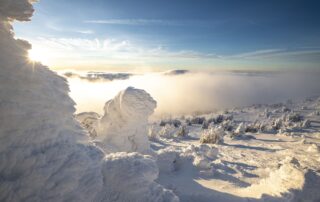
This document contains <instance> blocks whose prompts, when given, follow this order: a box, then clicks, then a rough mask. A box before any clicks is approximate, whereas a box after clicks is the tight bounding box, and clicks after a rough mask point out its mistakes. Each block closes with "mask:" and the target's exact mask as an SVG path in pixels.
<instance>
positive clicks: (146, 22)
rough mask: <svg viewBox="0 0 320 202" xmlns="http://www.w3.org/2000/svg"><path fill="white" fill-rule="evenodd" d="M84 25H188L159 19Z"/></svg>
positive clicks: (112, 20)
mask: <svg viewBox="0 0 320 202" xmlns="http://www.w3.org/2000/svg"><path fill="white" fill-rule="evenodd" d="M84 23H90V24H109V25H132V26H143V25H165V26H169V25H170V26H178V25H184V24H187V21H184V22H183V21H175V20H157V19H104V20H85V21H84Z"/></svg>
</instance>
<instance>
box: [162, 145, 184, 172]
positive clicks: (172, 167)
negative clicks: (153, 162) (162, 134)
mask: <svg viewBox="0 0 320 202" xmlns="http://www.w3.org/2000/svg"><path fill="white" fill-rule="evenodd" d="M178 161H179V152H178V151H176V150H175V149H173V148H170V147H168V148H165V149H161V150H159V151H157V164H158V167H159V170H160V172H164V173H171V172H173V171H176V170H178V166H179V165H178V163H179V162H178Z"/></svg>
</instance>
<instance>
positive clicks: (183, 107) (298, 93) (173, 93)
mask: <svg viewBox="0 0 320 202" xmlns="http://www.w3.org/2000/svg"><path fill="white" fill-rule="evenodd" d="M99 75H101V73H99ZM102 75H103V74H102ZM105 75H108V76H109V75H113V78H117V77H120V78H121V79H113V80H112V82H110V80H105V79H95V80H94V82H92V80H91V79H90V78H88V79H84V77H81V78H80V77H68V81H69V84H70V88H71V93H70V95H71V97H72V98H73V99H74V100H75V102H76V103H77V112H84V111H95V112H98V113H101V112H102V110H103V109H102V108H103V105H104V103H105V101H106V100H108V99H111V98H112V97H114V95H116V94H117V92H119V90H123V89H125V88H126V87H128V86H133V87H136V88H140V89H144V90H146V91H147V92H149V93H150V94H151V95H152V96H153V97H154V98H155V100H156V101H157V102H158V107H157V109H156V115H164V114H167V115H177V114H192V113H195V112H210V111H213V110H221V109H224V108H233V107H241V106H248V105H252V104H269V103H277V102H281V101H286V100H288V99H299V98H301V99H302V98H306V97H309V96H314V95H319V94H320V88H319V86H320V79H319V78H320V77H319V76H320V72H307V71H299V72H298V71H287V72H266V71H259V72H253V71H237V72H232V71H226V72H199V71H198V72H195V71H187V70H173V71H166V72H161V73H144V74H133V73H132V74H131V73H125V74H124V73H120V74H119V75H120V76H116V75H117V73H112V74H110V73H105ZM121 75H130V76H128V77H126V78H123V77H121ZM79 78H80V79H79Z"/></svg>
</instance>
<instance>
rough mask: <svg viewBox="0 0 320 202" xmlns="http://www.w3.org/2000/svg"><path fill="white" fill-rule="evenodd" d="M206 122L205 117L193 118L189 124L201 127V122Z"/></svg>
mask: <svg viewBox="0 0 320 202" xmlns="http://www.w3.org/2000/svg"><path fill="white" fill-rule="evenodd" d="M205 121H206V118H205V117H193V118H192V119H191V120H190V122H191V124H197V125H202V124H203V122H205Z"/></svg>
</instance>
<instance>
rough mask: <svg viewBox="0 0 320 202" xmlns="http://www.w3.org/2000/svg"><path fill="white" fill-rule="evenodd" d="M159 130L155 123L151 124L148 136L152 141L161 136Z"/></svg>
mask: <svg viewBox="0 0 320 202" xmlns="http://www.w3.org/2000/svg"><path fill="white" fill-rule="evenodd" d="M158 135H159V131H158V130H157V129H156V127H155V126H154V125H151V126H150V127H149V128H148V138H149V140H151V141H156V140H158V138H159V136H158Z"/></svg>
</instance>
